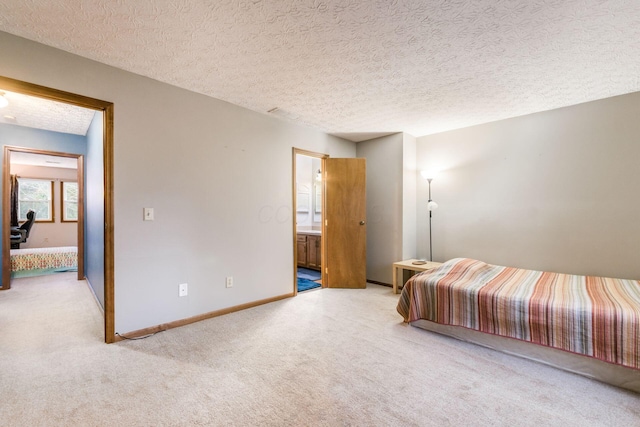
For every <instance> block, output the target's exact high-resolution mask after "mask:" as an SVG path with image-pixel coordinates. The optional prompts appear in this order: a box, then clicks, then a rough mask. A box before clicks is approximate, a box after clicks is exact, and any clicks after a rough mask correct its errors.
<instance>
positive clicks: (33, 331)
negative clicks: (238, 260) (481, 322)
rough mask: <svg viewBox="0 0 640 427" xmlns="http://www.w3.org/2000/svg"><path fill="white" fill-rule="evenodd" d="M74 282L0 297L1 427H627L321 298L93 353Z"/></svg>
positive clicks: (622, 398) (599, 392) (609, 406)
mask: <svg viewBox="0 0 640 427" xmlns="http://www.w3.org/2000/svg"><path fill="white" fill-rule="evenodd" d="M74 276H75V273H60V274H57V275H55V276H42V277H31V278H24V279H17V280H14V281H13V289H11V290H9V291H3V292H0V358H1V360H0V364H1V365H0V366H1V368H0V373H1V376H0V393H1V395H2V398H1V399H0V425H2V426H23V425H29V426H38V425H42V426H58V425H59V426H63V425H64V426H75V425H77V426H112V425H113V426H115V425H119V426H180V425H185V426H190V425H237V426H256V425H274V426H280V425H282V426H290V425H291V426H392V425H398V426H400V425H401V426H443V425H453V426H468V425H475V426H479V425H480V426H482V425H487V426H488V425H491V426H547V425H553V426H563V427H566V426H622V425H624V426H631V425H639V424H640V396H639V395H637V394H633V393H631V392H627V391H623V390H620V389H616V388H614V387H610V386H607V385H604V384H601V383H598V382H595V381H591V380H588V379H586V378H582V377H579V376H577V375H573V374H569V373H565V372H561V371H558V370H556V369H553V368H550V367H547V366H543V365H539V364H536V363H534V362H529V361H526V360H523V359H518V358H515V357H512V356H508V355H504V354H501V353H497V352H494V351H492V350H489V349H485V348H482V347H477V346H474V345H471V344H466V343H463V342H459V341H456V340H454V339H451V338H447V337H443V336H439V335H436V334H433V333H429V332H426V331H423V330H420V329H417V328H413V327H410V326H406V325H404V324H403V323H402V321H401V318H400V316H399V315H398V314H396V311H395V304H396V301H397V299H398V296H397V295H393V294H392V293H391V289H389V288H386V287H382V286H377V285H369V287H368V289H366V290H338V289H324V290H319V291H316V292H307V293H304V294H301V295H299V296H297V297H295V298H291V299H287V300H283V301H279V302H276V303H272V304H269V305H265V306H261V307H256V308H253V309H250V310H245V311H242V312H239V313H234V314H230V315H226V316H222V317H218V318H215V319H210V320H206V321H203V322H200V323H196V324H193V325H189V326H186V327H183V328H178V329H173V330H169V331H165V332H162V333H159V334H157V335H155V336H153V337H151V338H148V339H145V340H140V341H125V342H121V343H118V344H112V345H106V344H103V343H102V317H101V315H100V312H99V310H98V308H97V306H96V305H95V303H94V301H93V300H92V296H91V294H90V292H89V290H88V288H87V287H86V284H85V283H84V282H78V281H76V280H75V279H74Z"/></svg>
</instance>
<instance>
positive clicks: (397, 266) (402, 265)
mask: <svg viewBox="0 0 640 427" xmlns="http://www.w3.org/2000/svg"><path fill="white" fill-rule="evenodd" d="M414 261H418V260H417V259H407V260H404V261H398V262H394V263H393V293H394V294H397V293H398V272H400V274H402V276H400V277H401V279H400V281H402V280H403V279H402V277H404V274H403V272H404V270H409V271H413V272H414V273H416V272H418V271H427V270H431V269H432V268H436V267H439V266H441V265H442V263H441V262H433V261H427V263H426V264H418V265H416V264H413V262H414ZM403 285H404V282H403Z"/></svg>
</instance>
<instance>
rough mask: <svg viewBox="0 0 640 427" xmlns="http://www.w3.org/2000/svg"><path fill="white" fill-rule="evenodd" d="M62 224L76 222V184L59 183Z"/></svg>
mask: <svg viewBox="0 0 640 427" xmlns="http://www.w3.org/2000/svg"><path fill="white" fill-rule="evenodd" d="M60 186H61V190H62V191H61V193H62V204H61V205H62V222H72V221H77V220H78V183H77V182H64V181H63V182H61V183H60Z"/></svg>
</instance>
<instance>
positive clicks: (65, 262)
mask: <svg viewBox="0 0 640 427" xmlns="http://www.w3.org/2000/svg"><path fill="white" fill-rule="evenodd" d="M10 255H11V272H12V274H13V275H14V276H21V275H34V274H48V273H53V272H55V271H65V270H66V271H71V270H72V269H74V268H77V267H78V248H77V247H76V246H63V247H55V248H30V249H11V253H10Z"/></svg>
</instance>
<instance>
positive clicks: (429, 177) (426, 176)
mask: <svg viewBox="0 0 640 427" xmlns="http://www.w3.org/2000/svg"><path fill="white" fill-rule="evenodd" d="M421 175H422V177H423V178H424V179H426V180H427V182H428V183H429V201H428V202H427V209H428V210H429V261H433V239H432V238H431V236H432V234H431V216H432V215H431V214H432V212H433V211H434V210H436V209H438V204H437V203H436V202H434V201H433V199H431V181H433V175H431V174H429V173H428V172H427V171H422V172H421Z"/></svg>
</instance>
